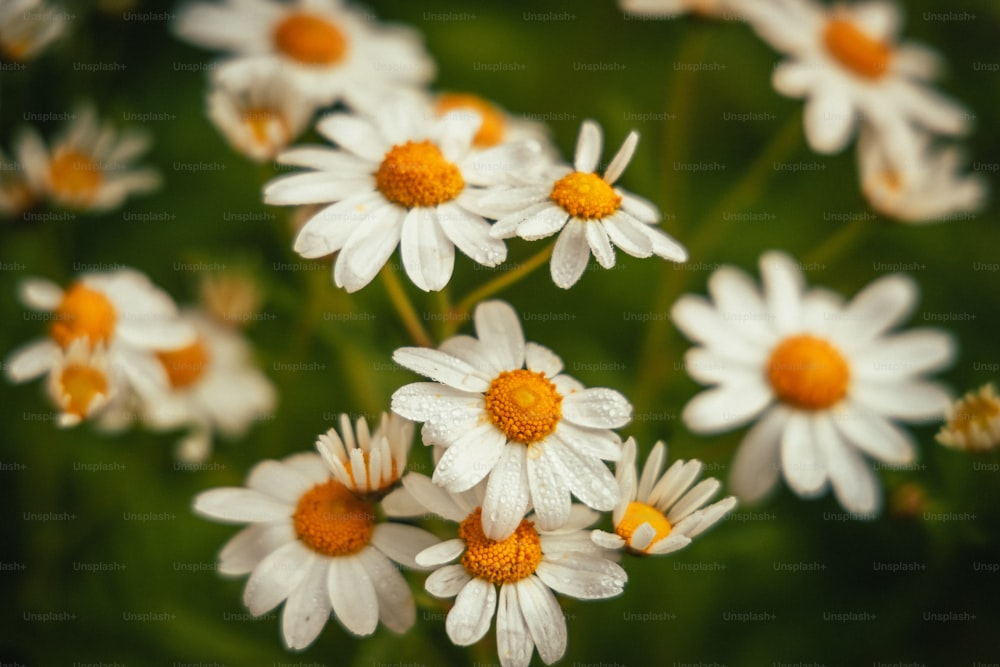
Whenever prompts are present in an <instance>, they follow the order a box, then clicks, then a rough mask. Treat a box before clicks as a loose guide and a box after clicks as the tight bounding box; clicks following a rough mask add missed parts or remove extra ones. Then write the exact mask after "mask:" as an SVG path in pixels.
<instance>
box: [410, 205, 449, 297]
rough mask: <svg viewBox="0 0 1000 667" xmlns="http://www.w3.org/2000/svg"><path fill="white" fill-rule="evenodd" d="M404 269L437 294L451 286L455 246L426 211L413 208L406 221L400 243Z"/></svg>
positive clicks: (425, 289)
mask: <svg viewBox="0 0 1000 667" xmlns="http://www.w3.org/2000/svg"><path fill="white" fill-rule="evenodd" d="M399 251H400V254H401V255H402V257H403V267H404V268H405V269H406V275H408V276H409V277H410V280H412V281H413V284H414V285H416V286H417V287H419V288H420V289H422V290H424V291H425V292H436V291H438V290H440V289H442V288H443V287H444V286H445V285H447V284H448V281H449V280H450V279H451V272H452V270H453V269H454V267H455V246H454V245H453V244H452V242H451V241H449V240H448V237H447V236H445V234H444V231H443V230H442V229H441V227H440V225H438V224H437V221H435V219H434V215H433V214H432V213H431V210H430V209H427V208H413V209H410V212H409V213H407V214H406V218H405V219H404V220H403V231H402V235H401V237H400V241H399Z"/></svg>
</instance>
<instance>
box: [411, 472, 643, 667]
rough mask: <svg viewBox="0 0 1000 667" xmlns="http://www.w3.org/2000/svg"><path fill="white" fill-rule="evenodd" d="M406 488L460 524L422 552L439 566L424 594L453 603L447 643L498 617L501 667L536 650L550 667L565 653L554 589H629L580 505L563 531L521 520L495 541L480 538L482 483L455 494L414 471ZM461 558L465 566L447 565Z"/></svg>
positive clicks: (522, 663)
mask: <svg viewBox="0 0 1000 667" xmlns="http://www.w3.org/2000/svg"><path fill="white" fill-rule="evenodd" d="M403 484H404V485H405V486H406V489H407V491H408V492H409V493H410V495H411V496H412V497H413V498H415V499H416V500H417V501H418V502H420V503H421V504H422V505H423V506H424V507H425V508H426V509H427V510H428V511H430V512H433V513H435V514H437V515H439V516H441V517H443V518H445V519H448V520H450V521H455V522H457V523H458V524H459V528H458V537H457V538H455V539H451V540H446V541H444V542H441V543H439V544H436V545H434V546H431V547H429V548H427V549H425V550H423V551H421V552H420V553H419V554H417V562H418V563H419V564H421V565H424V566H430V567H435V568H436V569H435V570H434V572H432V573H431V574H430V575H429V576H428V577H427V580H426V582H425V583H424V586H425V588H426V589H427V591H428V592H429V593H430V594H431V595H434V596H435V597H439V598H450V597H454V598H455V604H454V606H452V608H451V610H450V611H449V612H448V616H447V618H446V619H445V631H446V632H447V633H448V638H449V639H451V641H453V642H454V643H455V644H456V645H458V646H468V645H470V644H474V643H476V642H477V641H479V640H480V639H482V638H483V636H484V635H485V634H486V633H487V632H488V631H489V629H490V623H491V622H492V620H493V616H494V615H496V619H497V622H496V626H497V630H496V633H497V634H496V636H497V654H498V657H499V658H500V664H501V665H503V667H527V665H528V664H529V663H530V662H531V655H532V653H533V652H534V650H535V648H537V649H538V655H539V657H541V659H542V661H543V662H544V663H545V664H547V665H549V664H552V663H553V662H555V661H556V660H558V659H559V658H561V657H562V655H563V653H565V651H566V637H567V633H566V620H565V617H564V615H563V612H562V609H561V608H560V607H559V603H558V601H557V600H556V597H555V595H554V594H553V591H555V592H557V593H562V594H563V595H568V596H570V597H573V598H578V599H583V600H597V599H604V598H610V597H614V596H616V595H619V594H620V593H621V592H622V590H623V588H624V586H625V582H626V581H627V579H628V577H627V575H626V574H625V570H623V569H622V568H621V566H620V565H618V564H617V563H615V562H614V561H613V560H611V559H610V558H609V557H608V556H609V554H608V552H607V551H606V550H604V549H600V548H597V547H596V546H595V545H594V544H593V543H592V542H591V541H590V536H589V533H588V531H586V530H585V528H587V527H589V526H590V525H591V524H593V523H594V521H595V520H596V519H597V514H596V513H595V512H591V511H589V510H586V509H585V508H582V507H580V506H576V508H575V509H576V510H577V511H574V513H573V516H572V518H570V519H569V520H568V521H567V523H566V524H565V525H564V526H563V528H562V529H561V530H558V531H547V530H543V529H541V528H540V527H538V525H537V523H538V522H537V520H535V518H534V517H531V516H529V517H528V518H523V515H522V517H519V519H518V523H517V525H516V528H515V530H514V531H513V532H512V533H511V534H510V535H509V536H508V537H506V538H504V539H501V540H493V539H490V538H489V537H487V536H486V535H485V534H484V532H483V520H482V519H483V517H482V516H481V515H482V514H483V513H484V511H485V510H484V509H483V508H482V507H481V504H482V502H483V493H482V485H479V486H478V487H476V488H475V489H473V490H470V491H467V492H465V493H459V494H450V493H447V492H446V491H444V490H443V489H441V488H439V487H437V486H435V485H434V484H433V483H432V482H431V481H430V480H429V479H428V478H427V477H425V476H423V475H419V474H416V473H410V474H409V475H407V476H406V477H404V478H403ZM580 510H582V511H580ZM459 557H461V562H460V563H454V564H449V563H450V562H451V561H453V560H455V559H456V558H459ZM498 587H499V588H498Z"/></svg>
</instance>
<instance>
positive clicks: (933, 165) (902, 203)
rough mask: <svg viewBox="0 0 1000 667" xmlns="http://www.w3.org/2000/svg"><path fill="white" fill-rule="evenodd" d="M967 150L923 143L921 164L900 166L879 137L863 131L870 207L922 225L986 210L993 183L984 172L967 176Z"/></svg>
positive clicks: (862, 161)
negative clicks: (963, 154) (984, 206)
mask: <svg viewBox="0 0 1000 667" xmlns="http://www.w3.org/2000/svg"><path fill="white" fill-rule="evenodd" d="M962 163H963V159H962V151H961V150H960V149H959V148H958V147H956V146H948V147H944V148H933V147H931V145H930V137H927V136H923V137H921V139H920V141H919V148H918V157H917V160H916V162H914V163H913V164H910V165H907V166H906V168H900V167H898V166H896V165H895V164H894V163H893V160H892V159H891V158H890V156H889V155H888V153H887V152H886V147H885V146H884V145H882V143H881V142H880V141H878V138H877V137H876V136H875V135H874V134H873V133H872V132H870V131H864V130H863V131H862V132H861V136H860V138H859V140H858V166H859V171H860V172H861V191H862V192H863V193H864V195H865V199H867V200H868V203H869V205H871V207H872V208H873V209H875V210H876V211H878V212H879V213H881V214H882V215H884V216H887V217H889V218H894V219H896V220H901V221H903V222H911V223H921V222H933V221H935V220H947V219H949V218H953V217H956V216H962V215H966V214H970V213H972V212H974V211H978V210H979V209H980V208H982V207H983V204H984V203H985V200H986V194H987V184H986V180H985V179H984V178H983V177H982V175H981V174H972V175H967V174H963V173H962Z"/></svg>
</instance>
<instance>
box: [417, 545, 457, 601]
mask: <svg viewBox="0 0 1000 667" xmlns="http://www.w3.org/2000/svg"><path fill="white" fill-rule="evenodd" d="M463 551H465V540H460V539H457V538H456V539H453V540H445V541H444V542H439V543H438V544H434V545H431V546H428V547H426V548H424V549H423V550H422V551H420V552H419V553H418V554H417V555H416V558H415V560H416V563H417V564H418V565H420V566H421V567H435V566H437V565H443V564H444V563H448V562H450V561H453V560H455V559H456V558H458V557H459V556H461V555H462V552H463ZM427 590H430V589H429V588H428V589H427ZM432 592H433V591H432Z"/></svg>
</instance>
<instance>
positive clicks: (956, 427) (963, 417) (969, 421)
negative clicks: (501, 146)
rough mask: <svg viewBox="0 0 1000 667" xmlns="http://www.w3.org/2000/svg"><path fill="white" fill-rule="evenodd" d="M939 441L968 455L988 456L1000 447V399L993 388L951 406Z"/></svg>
mask: <svg viewBox="0 0 1000 667" xmlns="http://www.w3.org/2000/svg"><path fill="white" fill-rule="evenodd" d="M937 441H938V442H940V443H941V444H942V445H945V446H947V447H952V448H954V449H964V450H966V451H969V452H986V451H991V450H994V449H996V448H997V447H998V446H1000V397H997V393H996V389H995V388H994V387H993V385H992V384H985V385H983V386H982V387H980V388H979V391H978V392H975V391H970V392H969V393H967V394H966V395H965V396H963V397H962V398H961V399H959V400H958V401H956V402H955V403H952V404H951V405H949V406H948V410H947V412H946V414H945V424H944V426H942V427H941V430H940V431H938V434H937Z"/></svg>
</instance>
